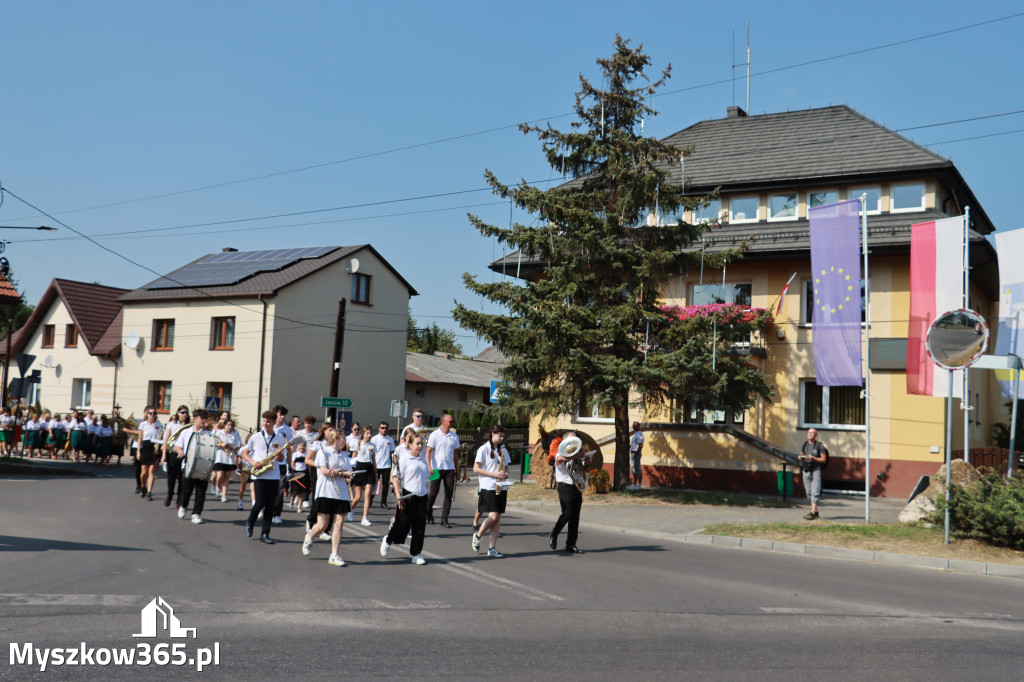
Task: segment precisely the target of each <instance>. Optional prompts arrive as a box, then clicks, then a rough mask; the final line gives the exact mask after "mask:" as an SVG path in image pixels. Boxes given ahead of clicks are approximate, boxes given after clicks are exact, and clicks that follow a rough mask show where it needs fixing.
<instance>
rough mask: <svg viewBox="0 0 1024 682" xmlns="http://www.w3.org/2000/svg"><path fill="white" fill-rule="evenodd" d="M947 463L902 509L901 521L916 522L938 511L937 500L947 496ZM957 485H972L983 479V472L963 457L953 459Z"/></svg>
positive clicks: (952, 479)
mask: <svg viewBox="0 0 1024 682" xmlns="http://www.w3.org/2000/svg"><path fill="white" fill-rule="evenodd" d="M945 479H946V465H945V464H943V465H942V466H941V467H939V470H938V471H937V472H935V474H934V475H933V476H932V480H931V483H930V484H929V485H928V487H927V488H925V489H924V492H922V493H921V494H920V495H918V496H917V497H915V498H914V499H912V500H911V501H910V503H909V504H908V505H907V506H906V507H904V508H903V509H902V511H900V514H899V520H900V523H915V522H918V521H924V520H926V519H927V518H928V517H929V516H931V515H932V514H934V513H935V512H936V511H938V505H937V504H936V502H937V501H938V500H939V499H944V498H945V497H946V482H945ZM950 480H951V482H952V483H953V484H955V485H970V484H972V483H978V482H980V481H981V474H979V473H978V470H977V469H975V468H974V466H973V465H971V464H969V463H968V462H965V461H963V460H962V459H954V460H953V477H952V478H951V479H950Z"/></svg>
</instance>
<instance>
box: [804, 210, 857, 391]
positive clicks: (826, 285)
mask: <svg viewBox="0 0 1024 682" xmlns="http://www.w3.org/2000/svg"><path fill="white" fill-rule="evenodd" d="M859 211H860V202H859V201H857V200H853V201H841V202H839V203H837V204H828V205H827V206H817V207H815V208H812V209H811V210H810V211H809V215H810V223H811V275H812V277H813V278H814V279H813V281H814V313H813V316H812V320H811V321H812V324H813V346H812V352H813V354H814V373H815V374H816V375H817V383H818V385H819V386H861V385H863V383H864V381H863V379H862V373H861V340H860V324H861V300H860V218H859V216H858V213H859Z"/></svg>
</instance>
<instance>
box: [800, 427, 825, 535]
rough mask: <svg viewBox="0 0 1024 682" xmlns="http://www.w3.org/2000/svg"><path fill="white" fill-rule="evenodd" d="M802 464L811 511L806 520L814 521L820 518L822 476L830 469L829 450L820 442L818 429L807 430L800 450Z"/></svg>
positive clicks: (805, 489)
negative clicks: (819, 500) (805, 439)
mask: <svg viewBox="0 0 1024 682" xmlns="http://www.w3.org/2000/svg"><path fill="white" fill-rule="evenodd" d="M799 459H800V462H801V463H802V465H803V477H804V491H805V492H806V493H807V501H808V502H810V503H811V511H809V512H808V513H807V514H806V515H805V516H804V518H805V519H807V520H808V521H813V520H815V519H817V518H818V498H820V497H821V479H822V474H823V473H824V471H825V469H826V468H827V467H828V448H826V447H825V446H824V445H823V444H822V443H821V441H819V440H818V430H817V429H807V441H806V442H805V443H804V444H803V447H801V448H800V456H799Z"/></svg>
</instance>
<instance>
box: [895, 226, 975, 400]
mask: <svg viewBox="0 0 1024 682" xmlns="http://www.w3.org/2000/svg"><path fill="white" fill-rule="evenodd" d="M964 219H965V218H964V216H957V217H955V218H944V219H942V220H933V221H932V222H929V223H918V224H916V225H911V226H910V329H909V330H908V334H907V393H912V394H916V395H934V396H940V397H943V398H945V397H947V396H948V395H949V370H946V369H943V368H941V367H939V366H938V365H936V364H935V363H934V362H932V359H931V357H929V355H928V349H927V348H926V346H925V342H926V340H927V338H928V327H929V326H931V323H932V322H933V321H934V320H935V319H936V318H937V317H938V316H939V315H942V314H943V313H945V312H948V311H950V310H956V309H958V308H962V307H963V290H964V275H963V272H964V263H963V257H964ZM953 395H954V396H956V397H961V396H962V395H963V381H960V380H959V379H954V381H953Z"/></svg>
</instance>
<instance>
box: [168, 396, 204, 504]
mask: <svg viewBox="0 0 1024 682" xmlns="http://www.w3.org/2000/svg"><path fill="white" fill-rule="evenodd" d="M208 417H209V415H207V413H206V410H196V411H195V412H193V413H192V426H190V427H189V428H187V429H185V430H184V431H182V432H181V433H180V434H179V435H178V439H177V440H176V441H174V452H175V454H177V456H178V458H179V459H181V460H183V461H184V458H185V454H186V449H187V448H188V443H189V441H190V440H191V439H192V436H193V435H200V436H212V435H213V434H211V433H210V431H209V430H208V429H207V428H206V420H207V418H208ZM181 484H182V485H181V498H180V500H179V502H178V518H179V519H183V518H185V509H186V508H187V507H188V504H189V501H190V500H191V499H192V493H193V492H195V494H196V506H195V507H193V508H192V523H196V524H198V523H203V507H205V506H206V491H207V489H208V488H209V486H210V481H209V479H206V478H192V477H191V476H189V475H188V474H187V473H184V474H183V475H182V479H181Z"/></svg>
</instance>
